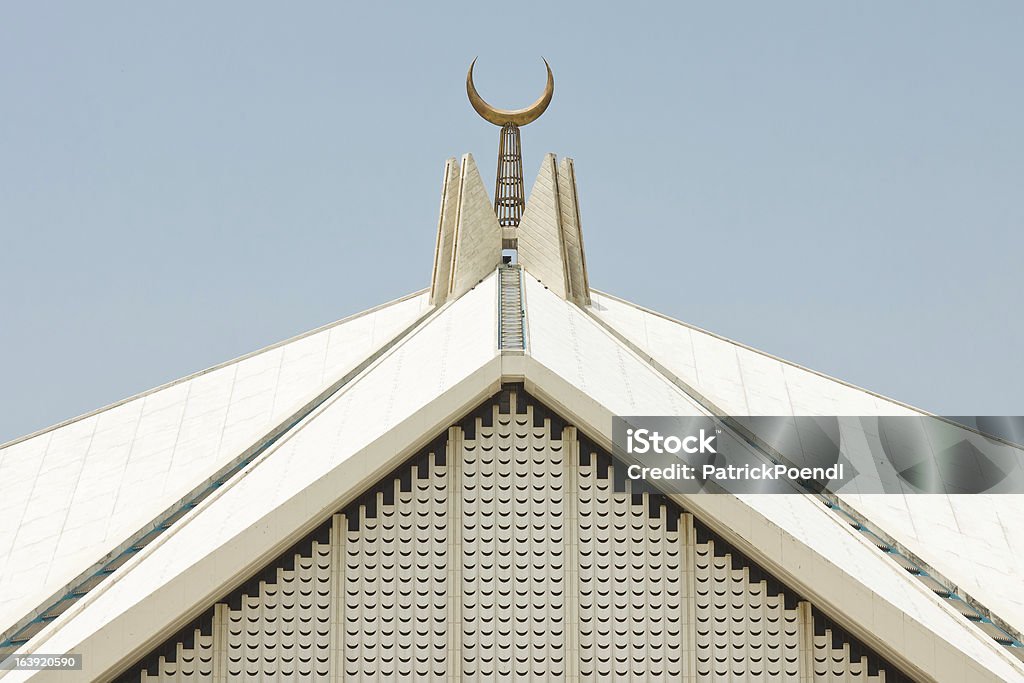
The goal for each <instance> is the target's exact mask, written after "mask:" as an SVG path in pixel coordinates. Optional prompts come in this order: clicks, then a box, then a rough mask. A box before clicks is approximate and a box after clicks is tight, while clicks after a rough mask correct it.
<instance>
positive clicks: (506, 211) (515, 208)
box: [494, 123, 526, 228]
mask: <svg viewBox="0 0 1024 683" xmlns="http://www.w3.org/2000/svg"><path fill="white" fill-rule="evenodd" d="M525 205H526V192H525V191H524V189H523V154H522V147H521V146H520V141H519V126H517V125H516V124H514V123H506V124H505V125H504V126H502V127H501V141H500V142H499V143H498V174H497V178H496V180H495V182H494V213H495V214H497V216H498V224H499V225H501V227H503V228H518V227H519V219H521V218H522V217H523V207H524V206H525Z"/></svg>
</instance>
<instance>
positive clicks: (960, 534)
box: [590, 292, 1024, 631]
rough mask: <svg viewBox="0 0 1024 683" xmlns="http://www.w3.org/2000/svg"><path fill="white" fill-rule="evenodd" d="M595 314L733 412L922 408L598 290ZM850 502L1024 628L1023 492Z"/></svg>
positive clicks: (821, 412) (848, 501) (867, 411)
mask: <svg viewBox="0 0 1024 683" xmlns="http://www.w3.org/2000/svg"><path fill="white" fill-rule="evenodd" d="M590 310H591V311H592V312H593V313H594V314H595V315H596V316H597V317H598V318H600V319H601V320H602V321H604V322H606V323H607V324H609V325H610V326H612V327H613V328H614V329H615V330H616V331H617V332H618V333H619V334H621V335H623V336H624V337H626V338H627V339H628V340H629V341H630V342H632V343H633V344H635V345H636V346H637V347H638V348H639V349H642V351H643V353H644V354H647V355H649V356H651V357H652V358H653V359H654V360H655V361H657V362H658V363H660V364H662V365H663V366H664V367H665V368H667V369H668V370H669V371H670V372H671V373H673V374H674V375H676V376H677V377H678V378H679V379H680V380H682V381H683V382H685V383H686V384H688V385H689V386H690V387H692V388H693V389H694V390H695V391H696V392H698V393H699V394H701V395H702V396H703V397H704V398H705V399H707V400H709V401H710V402H711V403H713V404H714V405H715V406H717V407H718V408H719V409H720V410H721V411H722V412H724V413H725V414H730V415H921V414H924V413H922V412H921V411H918V410H916V409H914V408H912V407H910V406H907V405H904V404H901V403H899V402H897V401H895V400H892V399H888V398H885V397H883V396H880V395H877V394H874V393H871V392H869V391H867V390H865V389H861V388H859V387H855V386H853V385H850V384H847V383H845V382H842V381H840V380H837V379H833V378H831V377H827V376H825V375H822V374H820V373H817V372H814V371H812V370H808V369H806V368H803V367H800V366H799V365H795V364H793V363H789V362H787V361H784V360H782V359H779V358H775V357H774V356H770V355H768V354H765V353H762V352H760V351H757V350H756V349H752V348H750V347H747V346H744V345H742V344H739V343H737V342H734V341H732V340H729V339H726V338H724V337H720V336H718V335H715V334H712V333H710V332H707V331H705V330H701V329H699V328H696V327H693V326H690V325H687V324H685V323H682V322H679V321H677V320H672V319H671V318H668V317H665V316H663V315H661V314H659V313H655V312H653V311H649V310H646V309H644V308H641V307H639V306H636V305H634V304H631V303H628V302H626V301H623V300H621V299H617V298H615V297H613V296H610V295H607V294H600V293H597V292H594V293H593V295H592V307H591V309H590ZM842 498H843V501H844V503H845V504H848V505H849V506H850V507H852V508H853V509H854V510H856V511H858V512H859V513H860V514H861V515H862V516H864V517H865V518H867V519H868V520H869V522H871V523H873V524H875V525H877V526H878V527H879V528H881V530H882V531H884V532H885V533H886V534H888V535H889V536H890V537H891V538H892V539H893V540H895V541H896V542H898V543H900V544H901V545H903V546H904V547H906V548H907V549H908V550H910V551H911V552H912V553H914V554H915V555H917V556H918V557H920V558H921V559H922V560H924V561H925V562H926V563H927V564H929V565H930V566H931V567H932V568H934V569H935V570H936V571H938V572H939V573H940V574H941V575H942V576H944V577H945V578H946V579H948V580H949V581H951V582H953V583H954V584H956V585H957V586H958V587H959V588H960V589H961V590H962V591H963V592H965V593H966V594H967V595H970V596H971V597H973V598H975V599H976V600H978V601H979V602H981V603H982V604H983V605H985V606H986V607H988V608H989V609H991V610H992V611H993V612H994V613H995V614H997V615H998V616H999V617H1001V618H1002V619H1004V620H1006V621H1007V622H1008V623H1009V624H1011V625H1012V626H1014V627H1016V628H1017V629H1018V630H1020V631H1024V524H1021V523H1020V520H1021V518H1022V517H1024V496H1021V495H983V494H978V495H899V494H885V495H857V496H853V495H844V496H843V497H842Z"/></svg>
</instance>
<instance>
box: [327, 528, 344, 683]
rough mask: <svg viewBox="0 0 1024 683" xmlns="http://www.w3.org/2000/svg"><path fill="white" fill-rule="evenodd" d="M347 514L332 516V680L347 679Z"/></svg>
mask: <svg viewBox="0 0 1024 683" xmlns="http://www.w3.org/2000/svg"><path fill="white" fill-rule="evenodd" d="M347 527H348V522H347V520H346V519H345V515H344V514H342V513H338V514H336V515H333V516H332V517H331V680H332V681H333V682H334V683H341V681H343V680H344V679H345V534H346V532H347Z"/></svg>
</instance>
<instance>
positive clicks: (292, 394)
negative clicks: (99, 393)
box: [0, 292, 428, 631]
mask: <svg viewBox="0 0 1024 683" xmlns="http://www.w3.org/2000/svg"><path fill="white" fill-rule="evenodd" d="M427 308H428V304H427V295H426V293H425V292H421V293H419V294H416V295H412V296H408V297H404V298H403V299H399V300H397V301H394V302H392V303H389V304H385V305H383V306H380V307H377V308H374V309H371V310H369V311H366V312H364V313H361V314H359V315H356V316H352V317H350V318H346V319H344V320H341V321H339V322H337V323H333V324H331V325H327V326H325V327H323V328H320V329H318V330H314V331H312V332H310V333H307V334H304V335H301V336H299V337H296V338H294V339H290V340H288V341H285V342H282V343H280V344H276V345H274V346H271V347H269V348H266V349H263V350H261V351H257V352H255V353H252V354H249V355H247V356H244V357H242V358H239V359H237V360H234V361H231V362H228V363H225V364H223V365H219V366H217V367H214V368H211V369H209V370H205V371H203V372H200V373H197V374H194V375H191V376H189V377H185V378H183V379H181V380H178V381H176V382H172V383H171V384H168V385H165V386H163V387H159V388H157V389H154V390H152V391H149V392H146V393H144V394H140V395H139V396H135V397H133V398H129V399H126V400H124V401H121V402H119V403H117V404H114V405H112V406H108V407H106V408H103V409H101V410H98V411H95V412H93V413H90V414H88V415H84V416H82V417H79V418H76V419H73V420H70V421H68V422H65V423H63V424H60V425H57V426H56V427H53V428H51V429H48V430H45V431H42V432H39V433H37V434H34V435H31V436H29V437H27V438H24V439H21V440H18V441H15V442H12V443H10V444H7V445H5V446H2V447H0V518H2V519H4V520H6V521H5V523H4V524H3V525H2V526H0V631H5V630H6V629H7V628H8V627H9V626H10V625H11V624H13V623H16V622H18V621H19V620H20V619H21V618H22V617H24V616H25V615H26V614H28V613H29V612H30V611H32V610H34V609H35V608H37V607H39V606H41V605H42V604H43V603H44V602H45V601H47V600H48V599H49V598H50V597H51V596H53V595H54V594H55V593H56V592H58V591H60V590H62V589H63V588H64V587H65V586H67V585H68V583H69V582H71V581H72V580H73V579H75V578H76V577H77V576H79V575H80V574H81V573H82V572H84V571H86V570H88V569H90V568H91V567H93V566H94V565H95V564H96V563H97V562H98V561H100V560H101V559H102V558H104V557H105V556H107V555H108V554H109V553H112V552H115V551H117V550H118V549H119V546H120V545H121V544H122V542H124V541H125V540H126V539H127V538H129V537H130V536H131V535H133V534H136V533H137V532H139V531H140V530H142V529H144V528H145V527H146V526H147V525H149V524H152V523H153V521H154V520H155V518H157V517H158V516H159V515H161V513H163V512H164V511H165V510H167V509H168V508H169V507H170V506H172V505H174V504H175V503H176V502H177V501H179V500H181V499H182V497H184V496H185V495H186V494H187V493H189V492H190V491H192V490H193V489H194V488H196V487H197V486H199V485H200V484H201V483H202V482H204V481H206V480H207V479H208V478H210V477H211V476H212V475H213V474H214V473H216V472H217V471H218V470H220V469H221V468H223V467H225V466H226V465H227V464H229V463H231V462H232V461H234V460H236V459H237V458H239V457H240V456H241V455H242V454H243V453H245V452H246V451H247V450H249V449H253V448H254V447H256V446H258V445H260V444H261V443H262V442H263V441H264V440H265V439H266V436H267V435H268V434H269V433H271V432H272V430H274V429H275V428H277V427H278V426H279V425H280V424H281V423H282V422H285V421H286V420H287V419H288V417H289V416H291V415H292V414H294V413H295V412H296V411H297V410H299V409H300V408H301V407H302V406H304V405H305V404H306V403H308V402H309V401H311V400H312V399H314V398H315V397H316V396H317V395H318V394H320V393H321V392H323V391H324V390H325V389H326V388H328V387H330V386H331V385H332V383H335V382H337V381H339V380H340V379H342V378H343V377H344V376H345V374H346V373H348V372H350V371H351V370H352V369H353V368H355V367H356V366H357V365H358V364H359V363H360V362H362V361H363V360H364V359H366V358H367V357H368V356H370V355H371V354H372V353H373V352H374V351H375V350H377V349H378V348H380V347H382V346H384V345H386V344H387V343H388V342H390V341H391V339H392V338H393V337H395V335H397V334H398V333H399V332H401V331H402V330H403V329H405V328H406V327H408V326H409V325H411V324H412V323H414V322H415V321H416V320H417V319H419V318H420V317H421V316H422V315H423V314H424V313H425V312H426V310H427Z"/></svg>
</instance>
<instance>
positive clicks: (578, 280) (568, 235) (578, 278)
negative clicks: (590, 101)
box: [558, 157, 590, 306]
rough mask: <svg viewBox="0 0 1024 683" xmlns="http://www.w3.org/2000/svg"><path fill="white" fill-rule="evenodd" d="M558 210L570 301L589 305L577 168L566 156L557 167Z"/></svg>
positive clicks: (588, 285)
mask: <svg viewBox="0 0 1024 683" xmlns="http://www.w3.org/2000/svg"><path fill="white" fill-rule="evenodd" d="M558 188H559V193H558V207H559V211H560V214H561V225H562V250H563V253H564V254H565V272H566V278H567V280H566V281H567V289H568V295H569V297H568V298H569V299H570V300H572V301H574V302H575V303H577V304H579V305H581V306H585V305H587V304H589V303H590V282H589V278H588V277H587V257H586V252H585V250H584V249H583V226H582V225H581V223H580V205H579V195H578V193H577V190H576V168H575V166H574V165H573V161H572V159H570V158H568V157H566V158H564V159H562V161H561V162H560V163H559V164H558Z"/></svg>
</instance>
